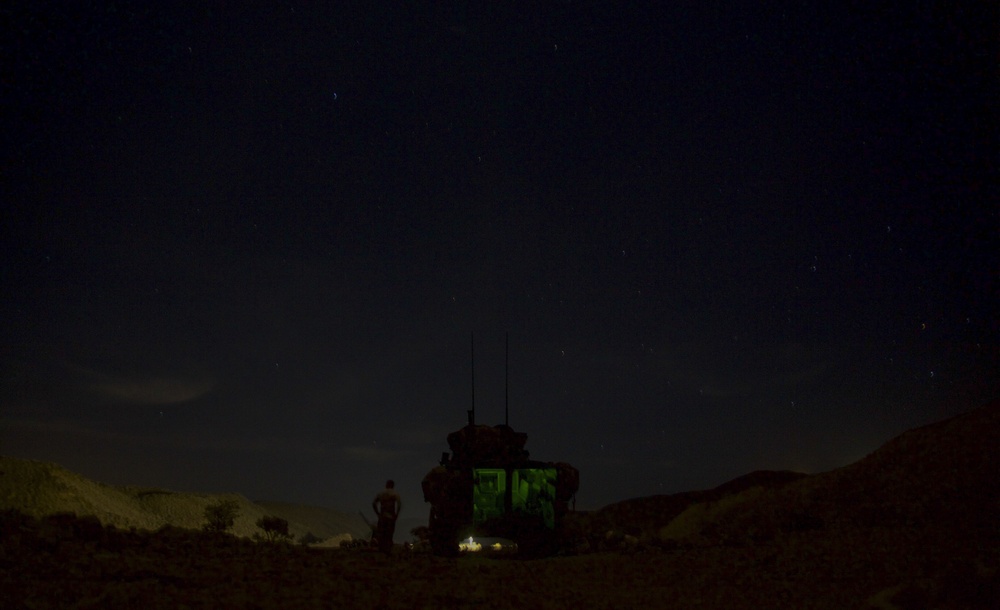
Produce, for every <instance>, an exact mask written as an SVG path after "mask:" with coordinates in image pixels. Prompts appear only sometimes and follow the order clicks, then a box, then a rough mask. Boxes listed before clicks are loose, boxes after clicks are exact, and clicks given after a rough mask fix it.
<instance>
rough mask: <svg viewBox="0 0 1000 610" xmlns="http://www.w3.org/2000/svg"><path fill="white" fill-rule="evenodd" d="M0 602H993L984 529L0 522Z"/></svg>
mask: <svg viewBox="0 0 1000 610" xmlns="http://www.w3.org/2000/svg"><path fill="white" fill-rule="evenodd" d="M0 533H2V536H3V539H2V540H3V544H2V545H0V600H2V601H3V603H2V604H0V605H2V606H3V607H4V608H400V609H415V608H472V607H476V608H529V609H530V608H552V609H556V608H559V609H562V608H601V609H604V608H765V607H767V608H837V609H844V608H955V609H959V608H961V609H974V608H983V609H986V608H996V607H1000V586H998V584H997V583H998V582H1000V578H998V573H997V566H998V565H1000V561H998V559H1000V558H998V550H997V549H998V548H1000V540H998V538H997V535H996V531H995V530H994V531H992V532H985V531H978V532H977V531H971V530H968V529H967V528H961V527H947V526H942V527H939V528H922V529H920V530H914V529H912V528H908V527H899V526H897V527H878V528H860V527H856V528H840V529H837V530H836V531H822V530H807V531H802V532H788V533H784V534H780V535H778V536H777V537H775V538H773V539H772V540H770V541H767V542H763V543H760V544H754V545H712V546H683V545H678V546H677V547H675V548H661V547H657V546H642V547H639V548H634V549H626V550H623V551H605V552H595V553H587V554H582V555H577V556H563V557H554V558H549V559H543V560H533V561H518V560H511V559H487V558H482V557H472V556H466V557H460V558H458V559H443V558H437V557H433V556H430V555H426V554H419V553H412V552H406V551H404V550H403V549H402V548H397V551H396V553H395V554H394V555H393V556H392V557H391V558H387V557H385V556H383V555H380V554H378V553H375V552H372V551H359V550H353V551H348V550H340V549H317V548H308V547H302V546H293V545H288V544H277V543H256V542H253V541H250V540H247V539H244V538H237V537H234V536H229V535H224V534H208V533H204V532H198V531H190V530H180V529H171V528H166V529H163V530H161V531H159V532H155V533H149V532H123V531H119V530H116V529H114V528H106V527H104V526H102V525H101V524H100V523H99V522H98V521H96V519H87V518H84V519H77V518H73V517H70V516H65V515H63V516H52V517H49V518H46V519H42V520H36V519H34V518H31V517H26V516H24V515H21V514H19V513H14V512H6V513H4V514H3V515H2V520H0Z"/></svg>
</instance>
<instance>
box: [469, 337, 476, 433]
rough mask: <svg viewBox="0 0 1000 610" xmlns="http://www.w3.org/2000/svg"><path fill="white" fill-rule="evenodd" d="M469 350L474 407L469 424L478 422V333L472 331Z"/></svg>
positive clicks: (470, 413)
mask: <svg viewBox="0 0 1000 610" xmlns="http://www.w3.org/2000/svg"><path fill="white" fill-rule="evenodd" d="M469 351H470V353H471V357H470V359H471V361H472V408H471V409H469V425H470V426H474V425H475V424H476V333H471V336H470V340H469Z"/></svg>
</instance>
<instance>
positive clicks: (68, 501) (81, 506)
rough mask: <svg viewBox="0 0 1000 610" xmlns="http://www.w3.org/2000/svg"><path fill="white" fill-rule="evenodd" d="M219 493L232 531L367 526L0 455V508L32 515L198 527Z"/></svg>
mask: <svg viewBox="0 0 1000 610" xmlns="http://www.w3.org/2000/svg"><path fill="white" fill-rule="evenodd" d="M220 499H232V500H235V501H236V502H237V503H238V504H239V516H238V518H237V519H236V522H235V523H234V525H233V530H232V531H233V533H235V534H236V535H237V536H252V535H254V534H256V533H259V532H260V531H261V530H260V528H258V527H257V525H256V522H257V520H258V519H260V518H261V517H263V516H265V515H276V516H279V517H281V518H283V519H286V520H287V521H288V526H289V527H288V530H289V533H290V534H292V536H293V537H294V538H295V539H296V540H297V539H299V538H301V537H302V536H303V535H305V534H306V533H311V534H312V535H313V536H315V537H317V538H320V539H328V538H333V537H337V536H344V535H348V534H349V535H350V536H352V537H355V538H358V537H367V536H368V535H369V534H370V531H371V530H370V529H369V527H368V526H367V525H366V524H365V522H364V521H363V520H362V519H361V518H360V517H359V516H357V515H350V514H346V513H340V512H338V511H335V510H332V509H326V508H319V507H306V506H295V505H291V504H279V503H264V504H257V503H254V502H251V501H250V500H248V499H247V498H245V497H243V496H242V495H239V494H235V493H229V494H198V493H187V492H176V491H170V490H166V489H158V488H152V487H134V486H124V487H115V486H111V485H104V484H102V483H98V482H96V481H92V480H90V479H88V478H86V477H84V476H82V475H79V474H77V473H74V472H71V471H69V470H66V469H65V468H63V467H61V466H59V465H57V464H51V463H47V462H38V461H34V460H24V459H18V458H13V457H7V456H0V509H16V510H19V511H21V512H22V513H25V514H27V515H31V516H33V517H42V516H45V515H50V514H53V513H64V512H72V513H76V514H77V515H81V516H82V515H94V516H96V517H97V518H98V519H100V520H101V522H102V523H104V524H105V525H114V526H115V527H119V528H123V529H128V528H133V527H134V528H137V529H146V530H156V529H159V528H160V527H163V526H164V525H168V524H169V525H173V526H176V527H181V528H188V529H198V528H200V527H201V526H202V525H203V524H204V523H205V517H204V513H205V507H206V506H208V505H209V504H214V503H215V502H217V501H218V500H220Z"/></svg>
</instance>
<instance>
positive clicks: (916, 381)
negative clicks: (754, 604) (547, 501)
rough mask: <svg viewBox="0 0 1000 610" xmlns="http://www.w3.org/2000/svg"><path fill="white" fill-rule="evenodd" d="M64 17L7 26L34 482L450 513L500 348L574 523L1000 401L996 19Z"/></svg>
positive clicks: (11, 167)
mask: <svg viewBox="0 0 1000 610" xmlns="http://www.w3.org/2000/svg"><path fill="white" fill-rule="evenodd" d="M47 4H49V3H45V2H38V1H32V2H14V3H7V4H5V5H4V8H2V9H0V16H2V28H3V29H2V32H0V40H2V42H0V45H2V59H0V62H2V66H3V68H2V79H0V86H2V93H0V95H2V118H0V125H2V130H3V131H2V134H3V138H2V142H3V163H2V177H0V189H2V190H0V193H2V202H3V203H2V208H0V215H2V216H0V240H2V241H0V244H2V260H0V317H2V320H3V323H2V326H0V328H2V331H0V333H2V334H0V375H2V377H0V453H2V454H4V455H10V456H16V457H22V458H32V459H41V460H47V461H55V462H58V463H60V464H61V465H63V466H65V467H67V468H69V469H71V470H74V471H77V472H81V473H83V474H85V475H86V476H89V477H91V478H94V479H96V480H99V481H102V482H105V483H110V484H136V485H151V486H160V487H166V488H169V489H175V490H184V491H205V492H223V491H238V492H241V493H243V494H244V495H246V496H248V497H249V498H251V499H256V500H281V501H289V502H296V503H306V504H314V505H321V506H330V507H334V508H339V509H342V510H347V511H351V512H353V511H355V510H358V509H362V508H366V507H370V503H371V498H372V497H373V496H374V494H375V493H376V492H377V491H378V490H379V489H381V486H382V483H383V482H384V480H385V479H386V478H390V477H391V478H394V479H395V480H396V481H397V487H398V488H399V489H400V491H401V493H402V494H403V499H404V516H409V517H415V516H423V515H426V514H427V505H426V504H424V503H423V498H422V496H421V493H420V480H421V478H422V477H423V475H424V474H425V473H426V472H427V471H428V470H430V469H431V468H432V467H433V466H434V465H436V464H437V461H438V459H439V457H440V455H441V453H442V452H443V451H447V449H448V447H447V443H446V436H447V434H448V433H449V432H452V431H454V430H457V429H459V428H461V427H462V426H463V425H464V424H465V423H466V411H467V410H468V409H469V408H471V403H472V394H473V392H472V388H473V384H472V381H471V377H472V375H471V373H472V370H471V368H472V367H471V362H470V339H471V337H472V335H473V334H474V336H475V402H476V419H477V423H484V424H499V423H503V421H504V406H505V396H507V404H508V405H509V423H510V425H511V426H512V427H514V428H515V429H516V430H518V431H522V432H526V433H528V445H527V449H528V450H529V451H530V452H531V456H532V458H535V459H541V460H553V461H566V462H569V463H571V464H573V465H574V466H576V467H577V468H579V470H580V473H581V486H580V491H579V494H578V498H577V506H578V508H597V507H600V506H603V505H606V504H609V503H611V502H614V501H617V500H622V499H626V498H630V497H638V496H647V495H653V494H660V493H673V492H680V491H686V490H691V489H702V488H708V487H714V486H715V485H718V484H720V483H723V482H725V481H727V480H729V479H732V478H734V477H736V476H739V475H741V474H745V473H747V472H750V471H752V470H756V469H794V470H801V471H805V472H819V471H824V470H829V469H832V468H835V467H839V466H842V465H846V464H848V463H850V462H852V461H854V460H857V459H859V458H861V457H863V456H864V455H865V454H867V453H868V452H870V451H872V450H874V449H875V448H877V447H878V446H879V445H880V444H882V443H883V442H885V441H886V440H888V439H889V438H891V437H893V436H895V435H897V434H899V433H901V432H903V431H904V430H906V429H908V428H912V427H915V426H919V425H923V424H926V423H930V422H933V421H937V420H940V419H943V418H945V417H948V416H950V415H953V414H956V413H959V412H961V411H964V410H967V409H970V408H973V407H976V406H979V405H980V404H982V403H984V402H985V401H986V400H988V399H991V398H995V397H996V396H997V395H998V389H1000V383H998V378H997V370H998V369H1000V366H998V364H1000V363H998V360H1000V358H998V336H1000V325H998V323H997V311H998V293H1000V291H998V276H1000V261H998V252H1000V243H998V242H1000V238H998V235H1000V218H998V206H997V201H998V192H997V191H998V189H997V184H998V183H997V163H996V162H997V159H998V138H997V114H996V106H997V101H998V99H1000V95H998V93H1000V87H998V71H997V58H998V57H1000V53H998V44H997V36H996V31H997V30H996V24H997V22H998V17H997V8H996V6H994V3H989V2H982V3H971V2H969V3H931V2H900V3H898V4H899V5H900V7H899V8H897V9H893V10H887V9H885V8H883V5H884V3H869V2H859V3H841V2H834V3H830V2H818V1H817V2H786V3H782V2H775V3H759V6H758V3H740V2H736V3H731V5H730V6H721V5H715V4H713V3H711V2H703V1H698V2H649V3H646V2H611V1H608V2H569V1H561V2H555V1H553V2H533V3H521V2H503V3H501V2H469V3H464V2H463V3H451V2H448V3H445V2H389V3H385V5H382V6H380V3H376V2H360V3H356V4H354V5H353V6H351V5H350V4H349V3H340V2H315V3H308V2H305V3H295V2H292V3H288V2H275V3H272V5H273V6H271V7H270V8H263V9H254V8H247V7H246V6H244V5H245V4H247V3H241V2H237V3H222V2H207V3H183V4H182V5H181V4H177V5H175V4H173V3H166V2H162V3H161V2H143V3H135V6H129V5H127V4H126V3H107V2H79V3H65V2H56V3H52V5H51V6H46V5H47ZM69 4H73V5H76V7H75V8H66V5H69ZM251 4H253V3H251ZM953 4H960V5H961V8H956V7H955V6H953ZM506 336H509V342H510V348H509V394H506V395H505V383H504V371H505V352H504V344H505V337H506ZM406 513H409V515H407V514H406Z"/></svg>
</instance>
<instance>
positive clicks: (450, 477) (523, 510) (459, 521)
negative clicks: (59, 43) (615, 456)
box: [423, 411, 580, 557]
mask: <svg viewBox="0 0 1000 610" xmlns="http://www.w3.org/2000/svg"><path fill="white" fill-rule="evenodd" d="M474 419H475V418H474V411H469V423H468V425H467V426H465V427H464V428H462V429H461V430H458V431H456V432H452V433H451V434H449V435H448V446H449V447H450V448H451V453H450V454H449V453H448V452H445V453H443V454H442V456H441V462H440V464H439V465H438V466H437V467H435V468H434V469H433V470H431V471H430V472H429V473H427V475H426V476H425V477H424V480H423V492H424V501H425V502H430V504H431V513H430V523H429V530H430V542H431V548H432V549H433V551H434V553H436V554H438V555H445V556H451V555H455V554H457V553H458V552H459V542H460V541H461V540H469V539H471V540H469V542H473V543H474V541H475V540H476V539H482V538H490V539H496V538H499V539H504V540H506V541H513V543H515V545H516V549H517V554H518V555H521V556H529V557H530V556H544V555H548V554H551V553H553V552H554V551H556V550H558V548H559V545H560V542H561V534H562V532H561V530H562V521H563V517H564V516H565V515H566V513H567V512H568V510H569V503H570V501H571V500H573V499H574V497H575V495H576V491H577V489H578V488H579V486H580V474H579V471H577V469H576V468H574V467H573V466H570V465H569V464H566V463H562V462H539V461H535V460H531V459H529V458H528V452H527V451H526V450H525V449H524V445H525V443H526V442H527V440H528V435H527V434H524V433H522V432H515V431H514V430H513V429H512V428H511V427H510V426H507V425H506V424H504V425H498V426H483V425H476V423H475V421H474ZM475 548H478V546H477V547H475Z"/></svg>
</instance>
